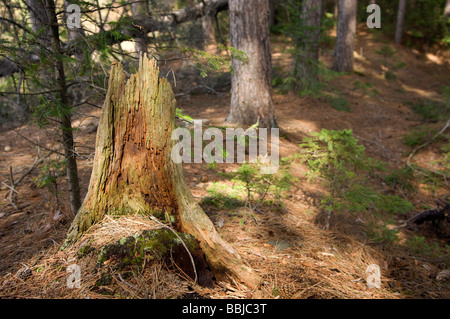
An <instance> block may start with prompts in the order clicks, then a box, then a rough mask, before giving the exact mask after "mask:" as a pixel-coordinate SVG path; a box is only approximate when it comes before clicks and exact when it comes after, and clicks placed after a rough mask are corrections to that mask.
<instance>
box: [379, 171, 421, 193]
mask: <svg viewBox="0 0 450 319" xmlns="http://www.w3.org/2000/svg"><path fill="white" fill-rule="evenodd" d="M383 180H384V182H385V183H386V184H387V185H388V186H390V187H392V188H393V189H396V188H397V187H398V188H400V189H402V190H404V191H412V190H414V185H413V184H412V182H413V181H414V171H413V170H412V168H411V167H409V166H406V165H405V166H404V167H403V168H401V169H395V170H391V171H390V173H389V174H388V175H386V176H385V177H384V178H383Z"/></svg>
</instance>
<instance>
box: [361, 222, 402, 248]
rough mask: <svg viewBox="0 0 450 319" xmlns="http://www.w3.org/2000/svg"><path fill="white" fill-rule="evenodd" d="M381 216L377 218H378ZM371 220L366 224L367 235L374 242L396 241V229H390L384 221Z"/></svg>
mask: <svg viewBox="0 0 450 319" xmlns="http://www.w3.org/2000/svg"><path fill="white" fill-rule="evenodd" d="M380 219H381V218H379V220H380ZM379 220H378V221H376V222H373V221H371V222H370V223H369V224H368V226H367V237H368V238H369V239H370V240H371V241H373V242H376V243H393V242H396V241H398V233H399V231H398V229H390V228H388V227H387V225H388V223H387V222H385V221H381V222H380V221H379Z"/></svg>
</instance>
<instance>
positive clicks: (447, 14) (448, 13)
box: [444, 0, 450, 19]
mask: <svg viewBox="0 0 450 319" xmlns="http://www.w3.org/2000/svg"><path fill="white" fill-rule="evenodd" d="M444 18H446V19H448V18H450V0H447V2H446V3H445V9H444Z"/></svg>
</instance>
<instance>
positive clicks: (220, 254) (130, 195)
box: [65, 55, 259, 288]
mask: <svg viewBox="0 0 450 319" xmlns="http://www.w3.org/2000/svg"><path fill="white" fill-rule="evenodd" d="M175 107H176V101H175V97H174V94H173V92H172V88H171V86H170V84H169V83H168V81H167V80H166V79H164V78H159V69H158V67H157V65H156V62H155V61H154V60H150V59H148V58H147V57H146V56H145V55H144V56H141V57H140V61H139V70H138V72H137V73H136V74H133V75H131V77H130V78H129V79H128V80H126V79H125V74H124V72H123V68H122V66H121V64H114V65H113V66H112V68H111V75H110V79H109V88H108V92H107V95H106V100H105V103H104V106H103V109H102V115H101V117H100V121H99V126H98V130H97V140H96V151H95V159H94V164H93V169H92V175H91V180H90V184H89V189H88V193H87V195H86V198H85V200H84V202H83V204H82V207H81V208H80V210H79V211H78V213H77V215H76V216H75V218H74V220H73V222H72V225H71V227H70V229H69V231H68V234H67V239H66V243H65V246H67V245H70V244H72V243H74V242H75V241H76V240H77V239H79V238H80V237H81V235H82V234H83V233H84V232H85V231H86V230H87V229H88V228H89V227H90V226H92V225H93V224H94V223H97V222H99V221H100V220H101V219H102V218H103V217H104V215H106V214H111V213H121V214H133V213H137V212H139V213H141V214H147V215H152V216H154V217H155V218H158V219H162V218H164V216H166V217H167V216H170V219H171V220H172V226H173V227H174V228H175V229H176V230H178V231H181V232H185V233H188V234H191V235H192V236H194V237H195V238H196V239H197V240H198V241H199V245H200V247H201V249H202V251H203V253H204V254H205V257H206V260H207V262H208V264H209V266H210V267H211V269H212V270H213V271H214V272H216V273H217V272H221V273H226V274H229V275H231V276H233V277H235V278H236V279H238V280H240V281H242V282H244V283H245V284H246V285H247V286H249V287H251V288H254V287H256V286H257V284H258V282H259V276H258V275H256V274H255V273H254V272H253V270H252V269H250V268H249V267H247V266H245V265H244V263H243V261H242V260H241V258H240V256H239V255H238V253H237V252H236V251H235V250H234V249H233V248H232V247H231V246H230V245H229V244H228V243H226V242H225V241H224V240H223V239H222V238H221V237H220V236H219V234H218V233H217V231H216V229H215V227H214V225H213V223H212V222H211V220H210V219H209V218H208V216H207V215H206V214H205V213H204V211H203V210H202V208H201V207H200V206H199V205H198V204H197V203H196V202H195V201H194V198H193V197H192V194H191V192H190V190H189V188H188V187H187V185H186V181H185V178H184V170H183V166H182V164H176V163H174V162H173V161H172V159H171V150H172V147H173V146H174V143H175V141H173V140H171V134H172V131H173V130H174V129H175Z"/></svg>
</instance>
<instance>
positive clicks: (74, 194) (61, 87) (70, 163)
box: [45, 0, 81, 214]
mask: <svg viewBox="0 0 450 319" xmlns="http://www.w3.org/2000/svg"><path fill="white" fill-rule="evenodd" d="M45 9H46V11H47V12H46V13H47V14H46V15H47V17H48V19H49V21H48V22H49V25H50V30H51V32H50V33H51V40H52V41H51V42H52V51H53V57H52V58H53V60H54V65H55V69H56V72H57V73H56V83H57V87H58V91H59V92H58V93H59V98H60V103H61V105H60V106H58V107H61V108H65V109H66V110H65V111H63V112H61V113H63V114H64V115H63V116H62V118H61V132H62V144H63V148H64V157H65V161H66V174H67V180H68V185H69V192H68V193H69V202H70V208H71V210H72V212H73V213H74V214H75V213H76V212H77V211H78V209H79V208H80V206H81V197H80V185H79V181H78V168H77V158H76V155H75V152H74V150H75V148H74V141H73V133H72V119H71V115H70V111H68V110H69V109H70V103H69V96H68V94H67V85H66V76H65V72H64V64H63V60H62V56H63V53H62V50H61V41H60V39H59V30H58V29H59V28H58V20H57V17H56V10H55V3H54V1H53V0H47V1H46V6H45Z"/></svg>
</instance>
